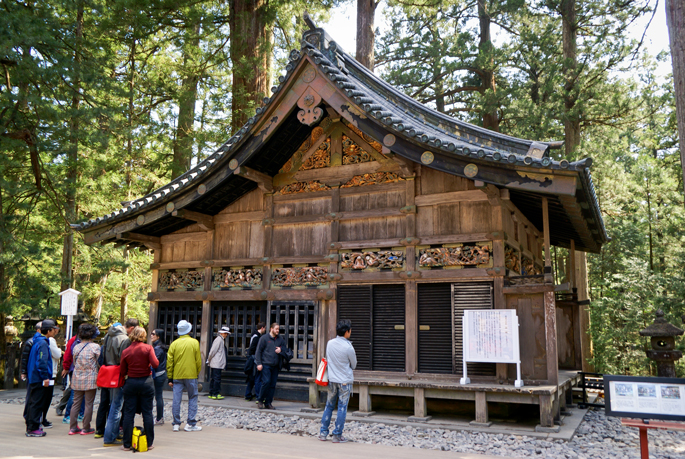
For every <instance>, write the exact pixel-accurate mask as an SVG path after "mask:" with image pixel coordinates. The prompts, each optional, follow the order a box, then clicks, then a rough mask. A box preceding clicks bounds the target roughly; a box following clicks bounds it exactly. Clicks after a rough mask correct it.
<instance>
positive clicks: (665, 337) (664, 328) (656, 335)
mask: <svg viewBox="0 0 685 459" xmlns="http://www.w3.org/2000/svg"><path fill="white" fill-rule="evenodd" d="M683 333H685V331H684V330H681V329H680V328H678V327H676V326H675V325H671V324H669V323H668V322H666V319H664V312H663V311H662V310H661V309H659V310H658V311H657V312H656V319H655V320H654V323H653V324H652V325H650V326H649V327H647V328H645V329H644V330H640V335H641V336H649V337H651V341H652V349H650V350H648V351H647V357H649V358H650V359H652V360H654V361H655V362H656V369H657V376H660V377H663V378H675V361H676V360H679V359H680V358H681V357H682V356H683V353H682V352H680V351H678V350H676V348H675V337H676V336H678V335H682V334H683Z"/></svg>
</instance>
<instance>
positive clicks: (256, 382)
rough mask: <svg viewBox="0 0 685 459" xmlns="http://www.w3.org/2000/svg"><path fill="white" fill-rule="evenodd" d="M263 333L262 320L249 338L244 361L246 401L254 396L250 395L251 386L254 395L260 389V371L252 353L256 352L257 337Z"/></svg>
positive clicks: (264, 331)
mask: <svg viewBox="0 0 685 459" xmlns="http://www.w3.org/2000/svg"><path fill="white" fill-rule="evenodd" d="M264 333H266V324H265V323H264V322H259V323H258V324H257V327H256V328H255V331H254V333H252V337H251V338H250V348H249V349H248V350H247V362H246V363H245V374H246V375H247V386H246V387H245V400H247V401H252V399H253V398H254V395H252V388H254V392H255V394H256V395H259V391H260V390H261V389H262V372H261V371H257V368H256V365H255V363H254V355H255V353H256V352H257V344H259V338H261V337H262V335H263V334H264Z"/></svg>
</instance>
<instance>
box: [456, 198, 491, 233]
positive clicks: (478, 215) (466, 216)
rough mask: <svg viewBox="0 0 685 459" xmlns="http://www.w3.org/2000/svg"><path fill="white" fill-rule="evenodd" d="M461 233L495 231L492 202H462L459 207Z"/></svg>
mask: <svg viewBox="0 0 685 459" xmlns="http://www.w3.org/2000/svg"><path fill="white" fill-rule="evenodd" d="M458 215H459V217H458V218H459V222H460V227H459V228H460V231H459V232H460V233H475V232H481V231H486V232H490V231H493V230H494V228H493V227H492V210H491V206H490V203H489V202H487V201H485V202H462V203H460V207H459V213H458Z"/></svg>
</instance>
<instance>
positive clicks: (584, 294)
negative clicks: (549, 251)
mask: <svg viewBox="0 0 685 459" xmlns="http://www.w3.org/2000/svg"><path fill="white" fill-rule="evenodd" d="M575 279H576V287H577V288H578V303H579V306H578V308H579V310H578V315H579V321H578V322H579V323H580V331H581V334H580V349H581V354H582V368H583V371H587V372H591V373H592V372H594V371H595V367H594V365H591V364H590V363H589V362H588V360H589V359H591V358H592V339H591V337H590V309H589V308H590V296H589V292H588V279H587V258H586V256H585V253H584V252H578V253H576V276H575Z"/></svg>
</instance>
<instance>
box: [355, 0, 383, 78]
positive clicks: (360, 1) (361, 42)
mask: <svg viewBox="0 0 685 459" xmlns="http://www.w3.org/2000/svg"><path fill="white" fill-rule="evenodd" d="M378 3H380V1H375V0H357V55H356V58H357V60H358V61H359V63H360V64H362V65H363V66H364V67H366V68H367V69H369V70H371V71H372V72H373V68H374V50H373V48H374V45H375V40H376V32H375V29H374V24H375V21H376V19H375V18H376V7H378Z"/></svg>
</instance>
